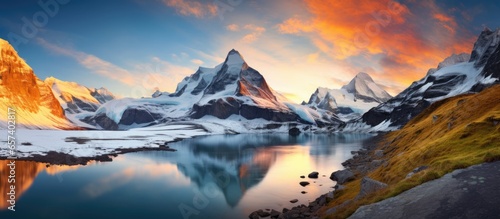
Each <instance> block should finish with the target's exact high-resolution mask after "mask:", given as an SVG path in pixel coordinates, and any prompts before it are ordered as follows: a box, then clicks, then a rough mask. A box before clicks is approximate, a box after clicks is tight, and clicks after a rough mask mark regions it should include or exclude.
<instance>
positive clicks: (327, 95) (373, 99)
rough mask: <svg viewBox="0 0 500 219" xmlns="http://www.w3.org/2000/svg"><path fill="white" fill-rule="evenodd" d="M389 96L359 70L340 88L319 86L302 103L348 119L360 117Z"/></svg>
mask: <svg viewBox="0 0 500 219" xmlns="http://www.w3.org/2000/svg"><path fill="white" fill-rule="evenodd" d="M391 97H392V96H391V95H390V94H388V93H387V92H386V91H385V90H384V89H383V88H381V87H380V85H378V84H376V83H375V82H374V81H373V79H372V78H371V77H370V75H368V74H366V73H364V72H360V73H358V74H357V75H356V76H355V77H354V78H353V79H352V80H351V81H350V82H349V83H348V84H346V85H344V86H342V88H340V89H328V88H323V87H319V88H318V89H316V91H315V92H314V93H313V94H312V95H311V97H310V98H309V101H308V102H307V103H305V102H304V103H303V105H307V106H309V107H311V108H313V109H320V110H326V111H329V112H332V113H335V114H337V115H338V116H339V117H340V118H342V119H343V120H344V121H348V120H351V119H355V118H359V117H361V115H362V114H363V113H365V112H367V111H368V110H369V109H371V108H373V107H376V106H378V105H379V104H380V103H383V102H385V101H387V100H388V99H390V98H391Z"/></svg>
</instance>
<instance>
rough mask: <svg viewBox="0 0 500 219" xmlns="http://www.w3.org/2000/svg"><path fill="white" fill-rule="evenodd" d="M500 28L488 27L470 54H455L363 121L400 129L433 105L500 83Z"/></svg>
mask: <svg viewBox="0 0 500 219" xmlns="http://www.w3.org/2000/svg"><path fill="white" fill-rule="evenodd" d="M499 42H500V29H497V30H496V31H492V30H490V29H488V28H485V29H484V30H483V31H482V32H481V34H480V35H479V37H478V39H477V41H476V43H475V44H474V48H473V49H472V52H471V54H470V55H467V54H459V55H452V56H450V57H448V58H446V59H445V60H444V61H443V62H441V63H439V65H438V67H437V68H436V69H430V70H429V71H428V73H427V75H426V76H425V77H424V78H422V79H420V80H418V81H415V82H413V83H412V84H411V85H410V87H408V88H407V89H405V90H404V91H403V92H401V93H400V94H398V95H397V96H395V97H394V98H391V99H389V100H388V101H387V102H385V103H383V104H380V105H379V106H377V107H375V108H373V109H371V110H369V111H368V112H367V113H365V114H364V115H363V117H362V119H361V121H362V122H363V123H365V124H368V125H369V126H371V127H377V126H378V128H379V129H380V130H384V129H397V128H399V127H401V126H402V125H404V124H406V123H407V122H408V121H409V120H410V119H411V118H413V117H415V116H416V115H418V114H419V113H420V112H422V111H423V110H424V109H426V108H427V107H428V106H430V105H431V104H432V103H434V102H436V101H439V100H442V99H445V98H449V97H453V96H456V95H459V94H463V93H475V92H480V91H482V90H483V89H484V88H486V87H489V86H491V85H492V84H495V83H499V80H500V64H499V63H500V47H499V46H498V45H499ZM391 127H392V128H391Z"/></svg>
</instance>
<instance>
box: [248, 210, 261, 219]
mask: <svg viewBox="0 0 500 219" xmlns="http://www.w3.org/2000/svg"><path fill="white" fill-rule="evenodd" d="M248 218H250V219H259V218H260V217H259V214H257V211H254V212H252V213H251V214H250V215H248Z"/></svg>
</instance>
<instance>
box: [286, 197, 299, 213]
mask: <svg viewBox="0 0 500 219" xmlns="http://www.w3.org/2000/svg"><path fill="white" fill-rule="evenodd" d="M298 201H299V200H298V199H292V200H290V202H291V203H297V202H298ZM283 212H285V209H283Z"/></svg>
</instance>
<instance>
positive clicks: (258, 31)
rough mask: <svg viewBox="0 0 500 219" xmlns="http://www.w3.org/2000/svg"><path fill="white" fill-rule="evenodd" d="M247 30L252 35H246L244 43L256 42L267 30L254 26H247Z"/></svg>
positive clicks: (243, 39) (245, 27)
mask: <svg viewBox="0 0 500 219" xmlns="http://www.w3.org/2000/svg"><path fill="white" fill-rule="evenodd" d="M243 28H244V29H245V30H248V31H250V33H248V34H246V35H245V36H244V37H243V38H242V39H241V41H242V42H243V43H253V42H255V41H256V40H257V39H258V38H259V37H260V36H261V35H262V34H263V33H264V32H266V28H264V27H260V26H257V25H254V24H247V25H245V26H244V27H243Z"/></svg>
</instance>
